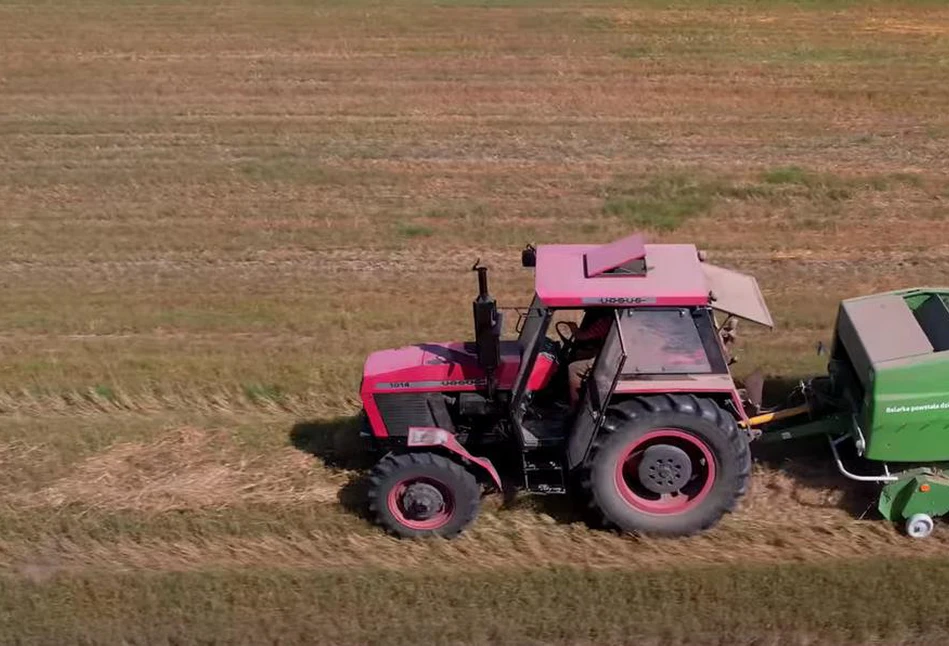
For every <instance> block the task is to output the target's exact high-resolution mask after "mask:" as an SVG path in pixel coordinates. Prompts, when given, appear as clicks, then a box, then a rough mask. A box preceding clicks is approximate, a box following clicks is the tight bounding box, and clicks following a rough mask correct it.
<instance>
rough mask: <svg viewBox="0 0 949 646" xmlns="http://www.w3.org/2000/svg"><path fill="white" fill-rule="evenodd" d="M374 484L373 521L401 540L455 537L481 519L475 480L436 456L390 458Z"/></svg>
mask: <svg viewBox="0 0 949 646" xmlns="http://www.w3.org/2000/svg"><path fill="white" fill-rule="evenodd" d="M369 483H370V486H369V511H370V513H371V514H372V516H373V519H374V520H375V522H377V523H378V524H380V525H382V526H383V527H384V528H385V529H386V530H388V531H390V532H392V533H393V534H395V535H397V536H401V537H404V538H412V537H421V536H441V537H446V538H447V537H451V536H455V535H456V534H458V533H460V532H461V531H463V530H464V529H465V528H466V527H468V525H470V524H471V523H472V522H473V521H474V519H475V517H476V516H477V515H478V507H479V505H480V502H481V487H480V485H478V481H477V480H476V479H475V477H474V475H472V474H471V473H470V472H469V471H468V470H466V469H465V468H464V467H463V466H461V465H460V464H458V463H457V462H453V461H452V460H449V459H448V458H446V457H444V456H441V455H437V454H435V453H404V454H401V455H387V456H386V457H384V458H382V459H381V460H380V461H379V463H378V464H376V466H375V468H374V469H373V470H372V473H371V474H370V476H369Z"/></svg>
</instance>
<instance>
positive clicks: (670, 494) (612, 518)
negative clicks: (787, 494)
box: [584, 395, 751, 536]
mask: <svg viewBox="0 0 949 646" xmlns="http://www.w3.org/2000/svg"><path fill="white" fill-rule="evenodd" d="M750 473H751V451H750V448H749V446H748V439H747V437H746V435H745V434H744V433H743V432H742V431H741V430H740V429H739V428H738V426H737V424H736V423H735V419H734V418H733V417H732V416H731V415H729V414H728V413H727V412H725V411H724V410H722V409H721V408H720V407H719V406H718V405H717V404H715V402H713V401H711V400H708V399H700V398H698V397H695V396H692V395H657V396H650V397H642V398H637V399H633V400H627V401H624V402H622V403H620V404H617V405H616V406H613V407H611V408H610V409H609V410H608V411H607V416H606V418H605V419H604V422H603V426H602V427H601V429H600V432H599V433H598V434H597V438H596V440H595V441H594V444H593V447H592V448H591V451H590V456H589V458H588V460H587V463H586V470H585V476H586V480H585V483H584V484H585V487H586V488H588V490H589V492H590V494H591V501H590V505H591V506H592V507H593V508H594V509H595V510H597V511H598V512H599V513H600V514H602V516H603V518H604V521H605V522H606V524H607V525H612V526H614V527H617V528H619V529H620V530H623V531H627V532H635V533H642V534H651V535H658V536H687V535H690V534H695V533H698V532H701V531H704V530H706V529H708V528H710V527H712V526H713V525H715V524H716V523H717V522H718V521H719V520H720V519H721V517H722V516H723V515H724V514H726V513H728V512H731V511H732V510H734V508H735V506H736V505H737V503H738V501H739V500H740V499H741V497H742V496H743V495H744V494H745V492H746V490H747V486H748V479H749V476H750Z"/></svg>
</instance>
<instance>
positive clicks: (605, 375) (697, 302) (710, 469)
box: [360, 235, 772, 537]
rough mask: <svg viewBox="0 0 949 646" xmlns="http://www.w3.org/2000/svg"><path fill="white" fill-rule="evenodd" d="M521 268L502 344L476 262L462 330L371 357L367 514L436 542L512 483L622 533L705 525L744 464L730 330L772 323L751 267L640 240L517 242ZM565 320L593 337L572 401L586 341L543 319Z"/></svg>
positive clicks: (740, 483) (734, 494)
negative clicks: (523, 278) (740, 323)
mask: <svg viewBox="0 0 949 646" xmlns="http://www.w3.org/2000/svg"><path fill="white" fill-rule="evenodd" d="M522 264H523V265H524V266H525V267H533V268H534V269H535V293H534V297H533V301H532V303H531V304H530V307H529V309H527V310H526V311H521V312H520V316H519V319H518V322H517V325H516V331H517V334H518V336H517V339H516V340H514V339H511V340H502V338H501V337H502V327H503V326H502V314H503V313H502V312H501V311H499V310H498V307H497V305H496V303H495V300H494V299H493V298H492V297H491V296H490V295H489V293H488V285H487V269H486V268H484V267H480V266H477V265H476V267H475V269H476V270H477V272H478V282H479V293H478V296H477V298H476V299H475V301H474V304H473V313H474V327H475V341H474V342H471V343H423V344H418V345H411V346H408V347H403V348H399V349H392V350H383V351H380V352H375V353H373V354H372V355H370V356H369V358H368V359H367V361H366V364H365V369H364V374H363V380H362V385H361V388H360V394H361V397H362V401H363V406H364V416H365V422H366V423H365V425H364V430H363V431H362V433H363V436H364V438H365V439H366V440H367V441H368V442H369V445H370V448H371V449H372V450H374V451H376V452H378V453H380V454H382V457H381V459H380V460H379V462H378V463H377V464H376V466H375V467H374V469H373V470H372V473H371V475H370V482H371V485H370V491H369V508H370V510H371V513H372V514H373V518H374V520H375V521H376V522H377V523H379V524H380V525H382V526H383V527H385V528H386V529H388V530H389V531H391V532H392V533H394V534H396V535H399V536H404V537H411V536H425V535H437V536H443V537H450V536H454V535H456V534H458V533H459V532H461V531H462V530H464V529H465V528H466V527H467V526H469V524H470V523H472V522H473V521H474V519H475V517H476V516H477V514H478V508H479V504H480V499H481V496H482V495H483V493H485V492H487V491H490V490H497V491H500V490H503V489H505V488H511V487H512V486H513V487H515V488H521V487H523V488H524V489H526V490H527V491H529V492H534V493H540V494H566V493H573V494H576V495H578V496H580V497H581V498H582V499H583V501H584V503H585V504H587V505H588V506H589V507H590V508H592V509H593V510H595V511H597V512H598V513H599V515H600V516H601V517H602V519H603V520H605V521H606V523H607V524H608V525H610V526H613V527H616V528H619V529H621V530H624V531H635V532H645V533H650V534H657V535H686V534H692V533H695V532H698V531H701V530H704V529H706V528H709V527H711V526H712V525H714V524H715V523H716V522H717V521H718V520H719V519H720V518H721V517H722V515H723V514H725V513H726V512H729V511H730V510H732V509H733V508H734V507H735V505H736V503H737V502H738V500H739V499H740V497H741V496H742V495H743V494H744V492H745V489H746V486H747V482H748V478H749V475H750V473H749V472H750V469H751V456H750V451H749V440H750V439H751V433H752V431H751V430H750V428H751V427H750V425H747V424H746V422H747V420H748V411H749V410H754V404H753V402H754V401H755V396H753V395H751V396H749V394H748V393H745V392H744V391H740V390H739V389H738V388H737V387H736V385H735V383H734V381H733V380H732V376H731V374H730V371H729V365H730V362H731V361H730V359H729V355H728V342H729V340H730V338H731V331H732V330H733V327H732V323H733V322H734V321H735V319H745V320H749V321H753V322H755V323H758V324H761V325H765V326H767V327H771V326H772V320H771V315H770V314H769V312H768V309H767V307H766V306H765V304H764V299H763V298H762V296H761V293H760V291H759V289H758V285H757V283H756V281H755V279H754V278H752V277H750V276H746V275H744V274H740V273H737V272H734V271H731V270H728V269H724V268H721V267H717V266H714V265H710V264H708V263H706V262H704V258H703V257H702V255H701V254H700V252H699V251H698V250H697V249H696V247H695V246H693V245H691V244H644V242H643V240H642V238H641V237H640V236H637V235H634V236H630V237H627V238H624V239H622V240H619V241H616V242H614V243H611V244H607V245H603V246H597V245H542V246H539V247H537V248H536V249H535V248H533V247H530V246H528V247H527V248H526V249H525V250H524V252H523V254H522ZM570 315H572V316H573V317H574V318H576V317H578V316H579V317H580V327H579V330H581V331H583V330H586V329H588V325H587V323H589V322H591V321H593V320H594V319H597V320H599V321H600V323H599V325H600V327H601V329H602V330H603V331H604V332H605V335H604V336H603V337H601V340H600V341H599V342H598V343H599V345H598V346H597V347H596V352H595V357H596V358H595V361H593V363H592V368H591V369H590V370H589V372H588V373H586V375H585V377H584V379H583V380H582V382H580V391H579V396H578V397H577V398H576V401H577V403H576V404H575V405H571V403H570V402H571V401H572V399H573V398H571V396H570V378H569V375H570V372H571V369H570V366H571V364H573V362H574V360H575V358H576V357H577V356H578V348H580V347H581V346H583V347H588V344H585V343H584V344H581V343H579V342H577V340H576V339H577V337H578V336H581V335H575V334H574V332H575V331H576V330H577V329H578V328H577V326H576V325H575V324H574V325H571V324H570V323H569V322H568V321H566V320H556V322H555V319H558V317H569V316H570ZM604 315H605V317H606V321H605V325H604V323H603V321H604ZM716 316H718V317H719V318H722V319H724V320H722V321H721V322H720V321H719V320H718V319H717V318H716ZM549 331H556V335H550V336H548V332H549ZM554 337H559V338H554ZM759 397H760V394H759ZM501 473H503V474H505V476H507V477H506V478H505V480H504V481H502V477H501ZM512 479H513V485H512V484H511V483H510V480H512ZM505 481H507V484H505Z"/></svg>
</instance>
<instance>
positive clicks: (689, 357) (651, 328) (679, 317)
mask: <svg viewBox="0 0 949 646" xmlns="http://www.w3.org/2000/svg"><path fill="white" fill-rule="evenodd" d="M620 329H621V331H622V333H623V341H624V342H625V344H626V349H627V358H626V364H625V366H624V367H623V374H633V375H635V374H638V375H660V374H708V373H719V372H725V371H726V370H727V367H726V364H725V360H724V357H723V356H722V353H721V348H720V346H719V345H718V344H717V343H716V342H715V339H714V335H715V327H714V321H713V320H712V319H711V314H710V313H708V312H706V311H704V310H698V311H692V310H690V309H688V308H669V309H664V308H663V309H652V308H649V309H628V310H626V311H625V312H624V313H623V316H621V317H620Z"/></svg>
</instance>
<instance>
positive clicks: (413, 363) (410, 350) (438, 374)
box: [363, 342, 520, 390]
mask: <svg viewBox="0 0 949 646" xmlns="http://www.w3.org/2000/svg"><path fill="white" fill-rule="evenodd" d="M519 364H520V352H519V350H518V346H517V342H502V343H501V365H500V367H499V370H498V380H499V382H500V383H501V385H504V386H509V385H510V383H511V382H512V381H513V380H514V375H515V374H516V373H517V369H518V366H519ZM484 376H485V375H484V370H483V369H482V368H481V366H480V365H479V364H478V356H477V348H476V347H475V344H474V343H421V344H418V345H410V346H406V347H402V348H395V349H391V350H380V351H378V352H373V353H372V354H370V355H369V357H368V358H367V359H366V363H365V366H364V367H363V387H364V389H369V390H397V389H398V390H401V389H405V388H409V389H416V388H417V389H427V390H444V389H454V388H460V389H473V388H474V387H476V386H481V385H482V383H481V382H482V381H483V379H484Z"/></svg>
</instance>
